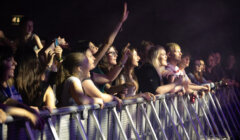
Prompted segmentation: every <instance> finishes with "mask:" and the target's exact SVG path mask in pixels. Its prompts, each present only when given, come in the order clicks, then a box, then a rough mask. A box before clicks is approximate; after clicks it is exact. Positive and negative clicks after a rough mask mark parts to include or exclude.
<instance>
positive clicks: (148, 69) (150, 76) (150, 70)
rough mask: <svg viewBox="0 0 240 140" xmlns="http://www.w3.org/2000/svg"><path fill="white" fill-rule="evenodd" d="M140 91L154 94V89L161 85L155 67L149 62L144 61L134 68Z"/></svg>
mask: <svg viewBox="0 0 240 140" xmlns="http://www.w3.org/2000/svg"><path fill="white" fill-rule="evenodd" d="M136 75H137V78H138V83H139V91H140V92H151V93H153V94H156V89H157V88H158V87H159V86H160V85H161V80H160V77H159V75H158V73H157V71H156V69H155V68H154V67H153V66H152V65H151V64H149V63H145V64H144V65H143V66H142V67H141V68H140V69H138V70H136Z"/></svg>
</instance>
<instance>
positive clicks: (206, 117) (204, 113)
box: [197, 97, 222, 139]
mask: <svg viewBox="0 0 240 140" xmlns="http://www.w3.org/2000/svg"><path fill="white" fill-rule="evenodd" d="M197 100H198V102H199V104H200V108H201V109H202V111H203V115H204V116H205V119H206V121H207V125H208V127H209V128H210V131H211V133H212V135H213V137H214V139H216V136H215V134H214V131H213V128H212V126H211V124H210V121H209V119H208V116H207V114H206V112H205V110H204V105H203V104H202V102H201V101H200V99H199V97H197ZM202 100H203V103H204V104H205V106H206V110H207V112H208V114H209V117H210V119H211V121H212V123H213V126H214V128H215V130H216V131H217V134H218V136H219V138H220V139H222V136H221V134H220V132H219V130H218V127H217V125H216V123H215V121H214V119H213V116H212V113H211V112H210V110H209V108H208V106H207V103H206V102H205V100H204V97H202Z"/></svg>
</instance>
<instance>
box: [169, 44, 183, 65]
mask: <svg viewBox="0 0 240 140" xmlns="http://www.w3.org/2000/svg"><path fill="white" fill-rule="evenodd" d="M171 57H172V58H174V59H175V60H176V61H178V62H179V61H181V58H182V52H181V49H180V47H176V48H175V50H174V51H173V52H172V56H171Z"/></svg>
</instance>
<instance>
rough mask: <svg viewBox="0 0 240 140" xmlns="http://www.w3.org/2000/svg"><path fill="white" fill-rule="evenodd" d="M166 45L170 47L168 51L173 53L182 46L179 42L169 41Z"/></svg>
mask: <svg viewBox="0 0 240 140" xmlns="http://www.w3.org/2000/svg"><path fill="white" fill-rule="evenodd" d="M166 46H167V47H168V49H167V53H173V52H174V51H175V50H176V49H177V48H180V49H181V47H180V46H179V45H178V44H177V43H173V42H172V43H167V44H166Z"/></svg>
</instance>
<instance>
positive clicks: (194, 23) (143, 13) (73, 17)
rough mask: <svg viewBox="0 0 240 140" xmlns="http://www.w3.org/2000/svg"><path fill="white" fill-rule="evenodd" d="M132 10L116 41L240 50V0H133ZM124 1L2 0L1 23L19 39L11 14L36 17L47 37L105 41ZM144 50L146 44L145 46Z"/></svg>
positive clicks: (201, 51) (198, 52)
mask: <svg viewBox="0 0 240 140" xmlns="http://www.w3.org/2000/svg"><path fill="white" fill-rule="evenodd" d="M127 2H128V9H129V11H130V13H129V17H128V20H127V21H126V22H125V23H124V25H123V30H122V31H121V32H120V33H119V34H118V36H117V38H116V40H115V42H114V45H115V46H117V47H118V48H121V47H123V46H124V45H125V44H126V43H127V42H131V43H132V44H133V45H134V46H136V47H138V48H139V44H140V42H141V41H142V40H150V41H152V42H154V43H156V44H160V45H165V44H166V43H167V42H176V43H178V44H180V46H181V47H182V49H183V51H188V52H191V53H192V55H194V56H205V55H206V54H207V53H208V52H211V51H220V52H221V53H222V54H223V55H226V54H228V52H230V51H232V52H234V53H235V54H236V55H239V52H240V51H239V50H240V49H239V38H240V28H239V25H240V18H239V17H240V15H239V14H240V9H239V0H128V1H127ZM123 3H124V1H123V0H72V1H50V0H49V1H34V0H32V1H20V0H19V1H11V0H8V1H2V2H1V4H0V18H1V20H0V28H1V29H2V30H4V32H5V34H6V36H8V37H9V38H14V35H15V32H16V27H15V26H12V25H11V23H10V22H11V15H19V14H20V15H25V16H31V17H34V21H35V23H34V32H35V33H37V34H38V35H39V36H40V38H41V39H45V40H52V39H53V38H55V37H57V36H58V35H61V36H63V37H65V38H66V40H68V41H69V42H70V43H71V42H74V41H76V40H83V39H85V40H92V41H94V42H103V41H104V40H105V39H106V38H107V37H108V35H109V33H110V32H111V31H112V30H113V29H114V27H115V25H116V23H117V22H118V21H119V19H120V16H121V13H122V11H123ZM139 49H141V48H139Z"/></svg>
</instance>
